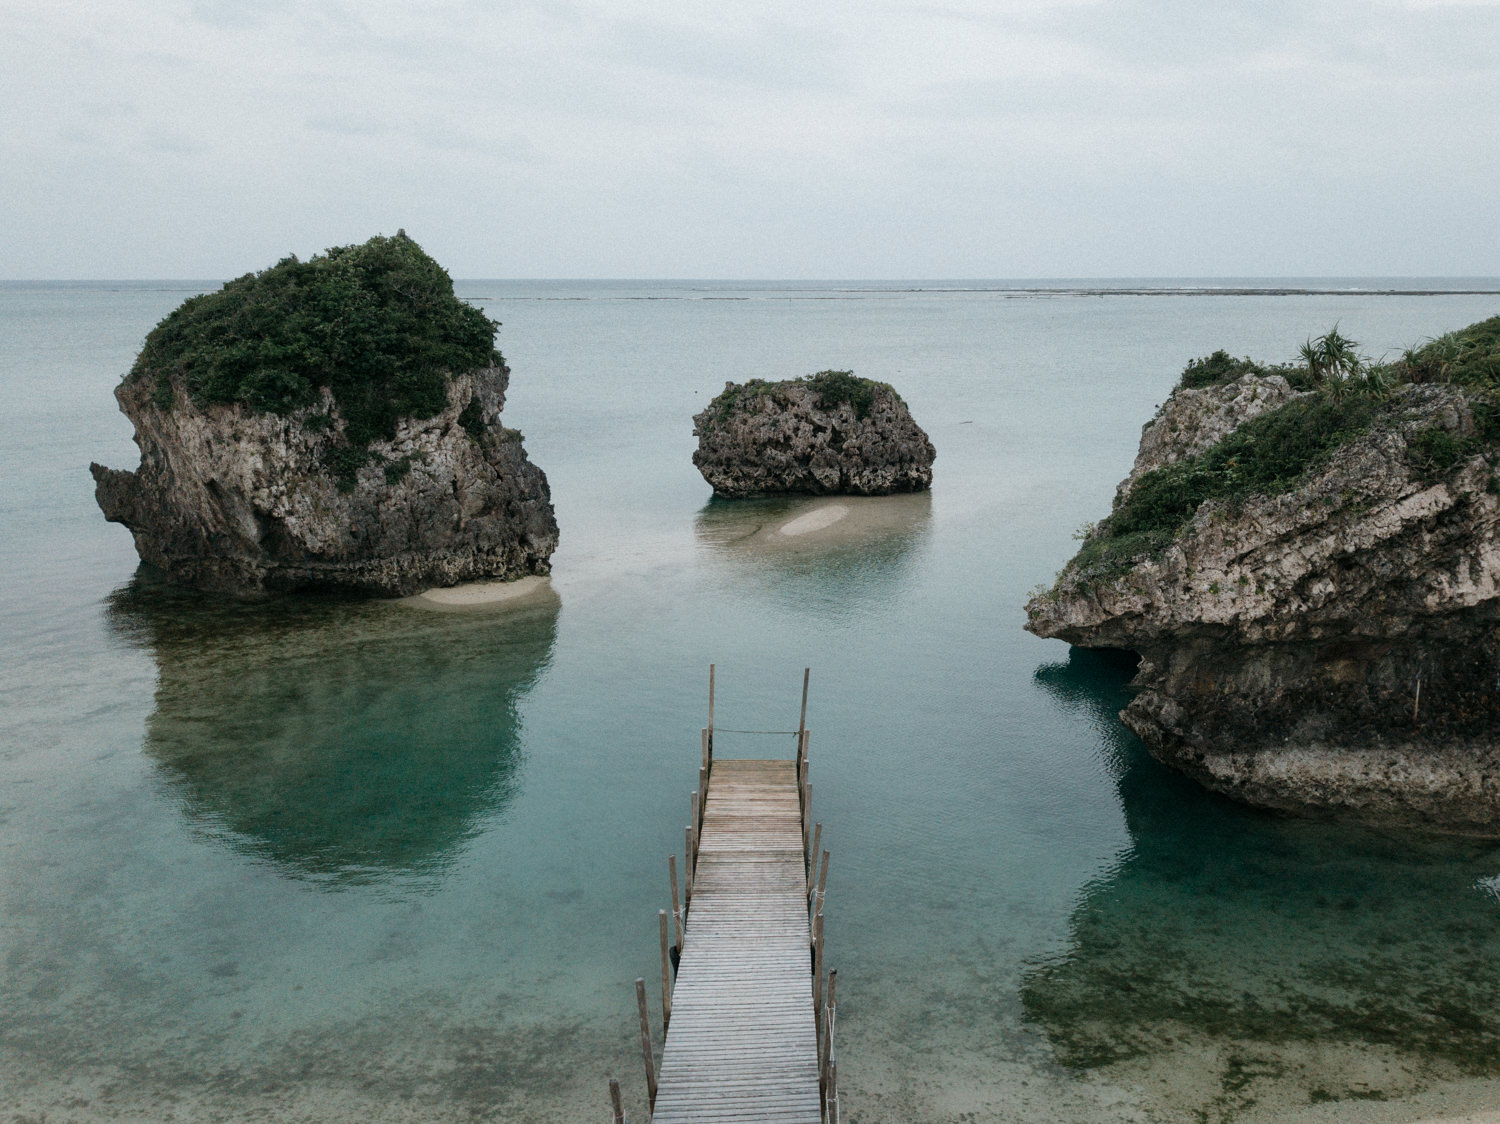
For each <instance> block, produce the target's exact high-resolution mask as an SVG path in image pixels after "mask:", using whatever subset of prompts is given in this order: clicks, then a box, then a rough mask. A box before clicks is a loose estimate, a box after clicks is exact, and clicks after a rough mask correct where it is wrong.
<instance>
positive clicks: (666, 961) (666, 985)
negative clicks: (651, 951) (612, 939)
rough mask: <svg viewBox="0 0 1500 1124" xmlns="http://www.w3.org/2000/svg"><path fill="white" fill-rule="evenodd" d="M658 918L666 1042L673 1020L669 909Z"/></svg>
mask: <svg viewBox="0 0 1500 1124" xmlns="http://www.w3.org/2000/svg"><path fill="white" fill-rule="evenodd" d="M656 918H657V921H658V922H659V923H660V927H661V1040H662V1042H663V1043H664V1044H665V1042H666V1040H667V1027H668V1025H670V1024H671V1022H672V952H671V950H670V948H669V947H668V945H667V911H666V910H664V909H659V910H657V911H656ZM663 1049H665V1045H663Z"/></svg>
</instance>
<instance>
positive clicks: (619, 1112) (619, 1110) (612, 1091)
mask: <svg viewBox="0 0 1500 1124" xmlns="http://www.w3.org/2000/svg"><path fill="white" fill-rule="evenodd" d="M609 1103H610V1105H611V1106H612V1107H613V1108H614V1110H615V1116H614V1121H613V1124H628V1121H626V1119H625V1106H624V1105H623V1104H621V1103H620V1083H619V1082H618V1081H616V1080H615V1079H614V1078H613V1077H611V1078H610V1079H609Z"/></svg>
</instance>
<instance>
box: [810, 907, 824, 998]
mask: <svg viewBox="0 0 1500 1124" xmlns="http://www.w3.org/2000/svg"><path fill="white" fill-rule="evenodd" d="M812 942H813V1013H814V1014H817V1015H819V1016H821V1014H822V1011H823V915H822V913H818V914H816V915H814V917H813V923H812ZM822 1022H823V1020H822V1018H821V1017H820V1018H819V1019H818V1023H819V1025H820V1026H821V1025H822Z"/></svg>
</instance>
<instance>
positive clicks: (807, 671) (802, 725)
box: [797, 667, 812, 746]
mask: <svg viewBox="0 0 1500 1124" xmlns="http://www.w3.org/2000/svg"><path fill="white" fill-rule="evenodd" d="M811 675H812V668H810V667H804V668H803V669H802V717H801V718H798V719H797V744H798V745H799V746H800V745H801V744H802V732H803V731H804V730H806V729H807V680H808V678H809V677H810V676H811Z"/></svg>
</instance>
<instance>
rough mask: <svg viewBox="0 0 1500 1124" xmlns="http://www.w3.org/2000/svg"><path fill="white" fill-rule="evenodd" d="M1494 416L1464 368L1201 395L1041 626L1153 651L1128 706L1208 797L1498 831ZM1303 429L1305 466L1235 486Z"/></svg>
mask: <svg viewBox="0 0 1500 1124" xmlns="http://www.w3.org/2000/svg"><path fill="white" fill-rule="evenodd" d="M1486 323H1487V324H1489V325H1492V326H1495V327H1497V328H1500V321H1492V322H1486ZM1413 370H1415V371H1420V370H1421V368H1419V367H1414V368H1413ZM1397 373H1398V374H1399V372H1397ZM1351 385H1352V380H1351ZM1372 388H1373V389H1372ZM1335 390H1337V391H1340V392H1347V393H1334V391H1335ZM1268 403H1275V404H1279V408H1280V410H1281V411H1286V412H1285V413H1281V414H1280V415H1279V416H1277V415H1278V409H1277V408H1276V407H1275V406H1268ZM1257 416H1259V421H1254V422H1252V420H1251V419H1254V418H1257ZM1495 419H1496V406H1495V405H1494V404H1493V403H1492V402H1491V400H1490V397H1489V394H1488V392H1487V391H1486V390H1485V389H1483V388H1482V387H1481V388H1478V389H1476V387H1475V386H1473V385H1463V384H1461V383H1459V382H1456V381H1454V382H1445V383H1440V384H1432V383H1427V382H1423V383H1413V382H1407V383H1405V384H1404V385H1402V384H1401V383H1400V382H1399V381H1398V382H1397V383H1396V385H1394V386H1392V385H1384V386H1382V385H1380V384H1379V381H1378V380H1376V379H1375V378H1374V376H1371V381H1370V387H1366V388H1363V389H1357V390H1356V389H1351V387H1350V386H1338V387H1333V388H1329V389H1320V390H1318V391H1317V392H1316V393H1306V394H1301V395H1298V394H1294V393H1291V391H1290V387H1289V386H1288V385H1287V384H1286V382H1285V380H1284V379H1282V378H1280V377H1277V376H1270V377H1266V376H1256V375H1250V376H1246V377H1244V378H1241V379H1239V380H1238V381H1236V382H1235V383H1233V384H1230V385H1226V386H1222V387H1218V388H1215V389H1214V390H1213V391H1212V392H1204V391H1201V390H1183V389H1179V390H1178V391H1177V392H1175V393H1174V395H1173V399H1172V401H1170V402H1169V403H1168V404H1167V407H1166V409H1165V411H1164V412H1163V414H1162V416H1161V419H1160V420H1159V421H1158V422H1157V423H1156V424H1155V425H1154V426H1150V427H1148V428H1147V430H1146V432H1145V435H1144V436H1143V439H1142V443H1141V456H1140V459H1138V461H1137V463H1136V467H1135V470H1134V471H1133V472H1132V474H1131V476H1130V478H1129V479H1127V480H1126V481H1125V482H1124V483H1122V484H1121V486H1120V490H1119V496H1118V498H1117V500H1116V504H1115V508H1114V512H1113V513H1112V515H1111V517H1110V518H1109V519H1106V520H1104V521H1101V523H1100V525H1099V526H1098V527H1097V528H1095V529H1093V530H1092V532H1091V533H1090V534H1089V536H1088V538H1086V540H1085V542H1084V546H1083V548H1082V549H1081V550H1080V552H1079V554H1078V556H1077V557H1076V558H1075V559H1074V560H1073V561H1072V562H1070V563H1069V565H1068V567H1067V568H1066V569H1065V570H1064V571H1063V572H1062V573H1061V574H1060V575H1059V576H1058V580H1057V582H1056V584H1055V586H1054V587H1053V588H1052V589H1051V590H1049V591H1047V592H1044V593H1040V594H1038V595H1037V596H1035V597H1033V598H1032V600H1031V601H1030V603H1029V604H1028V605H1027V614H1028V622H1027V625H1026V627H1027V629H1028V630H1029V631H1031V632H1033V633H1036V634H1037V635H1039V636H1045V637H1056V638H1059V639H1062V640H1066V641H1068V642H1069V643H1071V644H1075V645H1079V646H1082V647H1089V648H1115V649H1127V650H1130V651H1134V652H1136V653H1138V654H1139V655H1140V657H1141V663H1140V666H1139V669H1138V673H1137V675H1136V679H1135V684H1134V685H1135V687H1136V688H1137V693H1136V695H1135V697H1134V699H1133V701H1132V702H1131V703H1130V704H1129V706H1128V707H1127V708H1126V709H1125V711H1124V712H1123V713H1122V718H1123V719H1124V721H1125V723H1126V724H1127V725H1128V726H1129V727H1130V728H1131V729H1132V730H1134V731H1135V732H1136V733H1137V734H1139V735H1140V736H1141V738H1142V739H1143V740H1144V741H1145V742H1146V744H1147V745H1148V747H1149V748H1150V749H1151V751H1152V753H1153V754H1154V755H1155V756H1157V757H1158V758H1159V759H1161V760H1162V761H1164V762H1166V763H1167V764H1170V765H1173V766H1176V767H1177V768H1179V769H1181V770H1183V771H1184V772H1186V773H1188V774H1189V775H1191V776H1193V777H1194V778H1196V779H1197V780H1199V781H1200V782H1202V783H1203V784H1205V785H1207V786H1208V787H1209V788H1212V789H1215V790H1217V791H1219V792H1222V793H1225V794H1227V795H1229V796H1232V797H1235V798H1237V799H1240V800H1244V801H1246V802H1249V803H1252V804H1256V805H1260V806H1263V807H1267V808H1274V809H1281V810H1284V811H1289V812H1299V813H1320V814H1326V813H1338V814H1341V815H1345V816H1348V817H1350V818H1354V819H1359V820H1364V821H1367V822H1372V823H1377V824H1382V825H1415V826H1422V827H1427V828H1434V829H1440V830H1454V831H1462V832H1471V833H1479V834H1486V835H1500V690H1497V688H1500V642H1497V638H1496V625H1497V623H1500V537H1497V529H1500V498H1497V493H1500V481H1497V477H1496V472H1495V467H1494V466H1495V465H1497V464H1500V443H1497V441H1496V436H1497V425H1496V420H1495ZM1339 426H1343V428H1342V429H1340V428H1338V427H1339ZM1241 427H1243V428H1241ZM1329 427H1334V428H1333V429H1332V430H1330V428H1329ZM1330 432H1332V433H1334V436H1333V437H1329V434H1330ZM1302 438H1305V439H1307V440H1309V441H1311V442H1313V443H1314V445H1316V442H1318V441H1321V442H1322V445H1320V446H1317V448H1321V449H1322V450H1323V451H1322V452H1321V453H1319V454H1317V455H1313V456H1310V457H1309V458H1308V460H1307V464H1306V466H1305V469H1304V471H1302V472H1301V473H1300V474H1294V475H1292V476H1291V477H1290V478H1288V479H1285V480H1282V481H1280V482H1279V483H1273V484H1271V485H1269V486H1267V485H1265V484H1264V482H1262V483H1260V484H1256V485H1255V486H1247V485H1244V484H1243V483H1239V484H1237V483H1236V481H1237V480H1239V481H1242V480H1243V479H1244V478H1245V476H1246V474H1249V473H1253V472H1254V471H1256V466H1257V465H1258V464H1261V463H1263V462H1264V461H1266V460H1267V459H1271V460H1273V461H1274V458H1276V457H1282V458H1283V460H1285V458H1286V457H1288V456H1289V455H1290V454H1288V453H1287V452H1286V449H1287V447H1288V446H1289V444H1291V443H1293V442H1294V441H1295V440H1296V439H1302ZM1257 458H1259V459H1257ZM1283 468H1285V465H1283ZM1236 474H1239V476H1236ZM1204 481H1209V482H1210V483H1209V484H1205V483H1204ZM1215 482H1216V483H1215ZM1195 487H1197V488H1199V489H1200V491H1196V492H1195V491H1193V490H1192V489H1193V488H1195ZM1205 488H1206V489H1207V490H1208V491H1209V492H1210V493H1211V492H1212V491H1213V490H1214V488H1218V489H1219V492H1220V494H1219V495H1217V496H1214V495H1209V496H1208V498H1204V499H1202V501H1201V502H1198V500H1197V498H1196V497H1198V496H1200V495H1203V494H1204V492H1203V491H1202V489H1205ZM1184 495H1185V496H1188V497H1189V500H1188V501H1187V503H1188V506H1187V507H1186V509H1185V512H1186V518H1185V520H1184V521H1183V522H1181V523H1180V524H1179V525H1177V526H1176V527H1175V529H1170V528H1169V529H1168V531H1167V532H1165V533H1164V532H1163V531H1162V530H1161V527H1162V526H1165V525H1166V524H1165V523H1163V522H1162V520H1161V519H1158V520H1157V524H1155V525H1153V524H1152V523H1151V522H1150V519H1151V518H1154V517H1156V516H1157V515H1159V513H1160V512H1161V511H1163V510H1168V509H1170V506H1171V504H1172V503H1173V502H1178V501H1180V500H1181V498H1182V497H1183V496H1184ZM1168 522H1170V521H1168ZM1153 526H1154V529H1152V528H1153Z"/></svg>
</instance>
